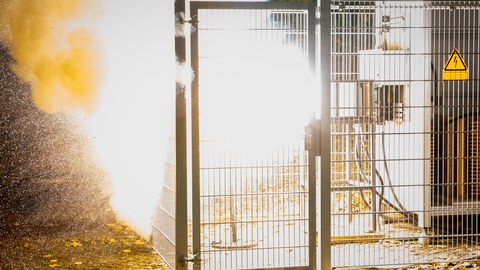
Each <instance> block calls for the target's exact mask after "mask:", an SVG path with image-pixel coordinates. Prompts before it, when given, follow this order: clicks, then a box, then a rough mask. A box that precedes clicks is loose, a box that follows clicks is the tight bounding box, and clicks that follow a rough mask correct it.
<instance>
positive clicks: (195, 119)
mask: <svg viewBox="0 0 480 270" xmlns="http://www.w3.org/2000/svg"><path fill="white" fill-rule="evenodd" d="M190 16H191V17H192V18H194V19H195V20H197V19H198V8H197V7H192V6H191V7H190ZM195 27H196V28H198V24H195ZM191 57H192V68H193V72H195V78H194V80H193V82H192V93H191V100H192V105H191V106H192V112H191V113H192V237H193V240H192V246H193V254H200V251H201V239H200V211H201V209H200V116H199V113H200V112H199V104H198V102H199V97H198V88H199V75H200V70H199V63H198V29H197V30H196V31H194V32H193V33H192V40H191ZM200 258H201V254H200V256H199V257H197V259H200ZM193 268H194V269H200V268H201V265H200V261H195V262H194V264H193Z"/></svg>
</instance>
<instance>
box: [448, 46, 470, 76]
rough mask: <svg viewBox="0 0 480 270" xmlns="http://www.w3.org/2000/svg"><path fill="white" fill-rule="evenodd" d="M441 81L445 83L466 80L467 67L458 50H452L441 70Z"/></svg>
mask: <svg viewBox="0 0 480 270" xmlns="http://www.w3.org/2000/svg"><path fill="white" fill-rule="evenodd" d="M443 79H444V80H445V81H459V80H468V67H467V65H465V61H464V60H463V57H462V56H461V55H460V53H459V52H458V50H457V49H456V48H455V49H453V51H452V53H451V54H450V58H448V61H447V63H445V67H444V68H443Z"/></svg>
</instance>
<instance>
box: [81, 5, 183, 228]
mask: <svg viewBox="0 0 480 270" xmlns="http://www.w3.org/2000/svg"><path fill="white" fill-rule="evenodd" d="M133 18H134V19H133ZM169 26H172V27H169ZM98 31H99V36H100V37H101V40H100V41H101V43H100V48H101V49H102V56H103V57H104V59H102V60H103V62H104V66H105V79H104V83H103V85H102V89H101V94H100V95H101V97H100V102H99V108H98V109H97V111H96V113H95V114H94V115H92V116H85V117H86V118H85V120H86V124H87V126H88V128H89V130H90V132H91V134H92V137H93V138H94V139H93V141H94V144H95V148H96V151H97V154H98V156H99V159H100V162H101V163H102V165H103V166H104V167H105V169H106V170H107V172H108V174H109V177H110V179H111V181H112V189H113V190H112V192H113V198H112V205H113V207H114V209H115V210H116V211H117V213H118V214H119V216H120V217H121V218H122V219H124V220H125V221H126V222H128V223H129V224H130V225H132V226H134V227H135V228H136V229H137V230H138V231H139V232H141V233H142V234H143V235H144V236H148V235H149V234H150V232H151V226H150V219H151V216H152V213H153V209H154V205H155V202H156V201H157V200H158V193H159V192H160V191H161V187H162V181H163V169H164V162H165V158H166V156H167V154H166V152H167V138H168V136H169V135H171V134H172V129H173V124H174V123H173V119H174V118H173V117H174V112H173V104H174V99H173V95H174V93H175V89H174V86H175V84H174V80H175V77H174V76H175V75H174V73H175V63H174V48H173V38H174V29H173V1H172V3H170V1H154V0H151V1H150V0H144V1H141V3H137V2H135V1H125V0H122V1H118V0H110V1H107V2H106V3H105V13H104V14H103V17H102V21H101V23H100V26H99V29H98Z"/></svg>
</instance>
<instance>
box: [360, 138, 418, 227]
mask: <svg viewBox="0 0 480 270" xmlns="http://www.w3.org/2000/svg"><path fill="white" fill-rule="evenodd" d="M354 138H355V140H354V141H355V155H356V159H355V164H356V166H357V170H358V173H359V174H360V176H361V177H362V178H363V179H364V180H365V181H367V182H368V183H371V181H370V179H369V178H368V177H367V176H366V175H365V173H364V172H363V170H362V168H361V164H360V162H359V161H358V160H360V158H361V157H360V153H359V147H358V138H357V136H355V137H354ZM362 141H363V140H362ZM364 152H365V153H366V154H367V157H369V158H370V155H369V154H368V152H367V151H364ZM375 174H376V175H377V176H378V177H379V181H380V183H381V186H382V191H384V188H385V184H384V180H383V178H382V176H381V175H380V173H379V171H378V170H376V169H375ZM374 190H375V194H377V196H379V197H380V207H381V205H382V203H383V202H382V201H384V202H385V204H386V205H388V206H389V207H391V208H392V209H394V210H395V211H397V212H398V213H400V214H402V215H403V216H404V217H405V218H407V219H408V220H410V219H411V220H412V221H413V223H414V224H417V219H416V218H415V214H414V213H412V212H409V211H407V210H406V209H405V208H403V207H402V208H403V209H402V208H399V207H397V206H395V205H394V204H393V203H392V202H390V201H389V200H388V199H387V198H385V196H384V192H382V193H379V192H378V190H377V189H376V188H375V189H374ZM360 196H361V197H362V200H363V202H364V203H365V205H366V206H367V207H368V208H369V209H372V206H371V205H370V204H369V203H368V202H367V200H366V198H365V196H364V194H363V190H361V191H360ZM379 215H380V216H381V217H382V218H383V219H385V220H386V221H388V222H397V221H400V220H403V218H397V219H396V218H392V217H389V216H387V215H385V214H379Z"/></svg>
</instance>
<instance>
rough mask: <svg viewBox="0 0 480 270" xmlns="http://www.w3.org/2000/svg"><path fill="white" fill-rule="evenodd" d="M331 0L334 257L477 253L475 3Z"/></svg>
mask: <svg viewBox="0 0 480 270" xmlns="http://www.w3.org/2000/svg"><path fill="white" fill-rule="evenodd" d="M331 3H332V10H331V12H332V16H331V24H332V28H331V30H332V32H331V35H332V44H331V60H332V73H331V80H332V84H331V86H332V92H331V96H332V100H331V102H332V103H331V105H332V107H331V115H332V129H331V134H332V137H331V143H332V153H331V160H332V165H331V168H332V171H331V180H332V181H331V189H332V194H331V201H332V224H331V226H332V266H334V267H361V266H387V267H389V266H391V267H394V266H400V265H401V266H405V265H414V264H424V263H432V262H449V261H462V260H471V259H472V258H476V257H478V256H480V248H478V243H477V240H478V236H479V234H478V233H479V231H478V229H479V224H478V221H479V219H478V214H479V213H480V211H479V210H480V188H479V184H480V183H479V174H478V173H479V165H480V162H479V156H478V154H479V153H478V148H479V137H478V131H479V123H478V121H479V119H480V118H479V114H480V110H479V109H480V107H479V105H480V104H479V94H478V90H479V89H480V88H479V87H480V83H479V75H478V73H479V68H478V67H479V64H480V62H479V61H480V54H479V53H480V47H479V46H478V44H479V33H480V16H479V15H480V14H479V12H480V4H479V3H478V2H476V1H348V0H345V1H332V2H331ZM454 49H457V53H452V52H454ZM465 72H466V73H467V75H465Z"/></svg>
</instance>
